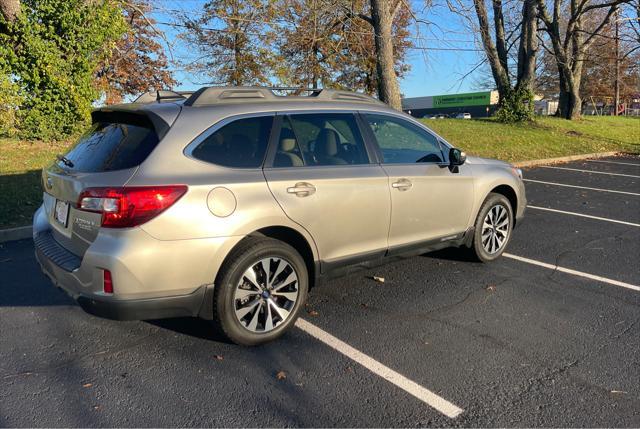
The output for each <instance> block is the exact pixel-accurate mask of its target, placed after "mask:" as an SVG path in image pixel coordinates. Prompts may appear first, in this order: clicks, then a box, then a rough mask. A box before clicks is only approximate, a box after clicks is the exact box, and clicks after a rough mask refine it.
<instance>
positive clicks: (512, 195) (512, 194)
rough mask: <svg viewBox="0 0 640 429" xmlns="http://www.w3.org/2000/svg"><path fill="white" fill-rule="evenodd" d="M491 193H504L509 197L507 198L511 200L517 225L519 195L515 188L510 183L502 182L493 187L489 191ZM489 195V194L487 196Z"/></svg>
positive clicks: (514, 221)
mask: <svg viewBox="0 0 640 429" xmlns="http://www.w3.org/2000/svg"><path fill="white" fill-rule="evenodd" d="M489 193H495V194H500V195H504V196H505V197H506V198H507V200H509V204H510V205H511V211H512V212H513V225H514V226H515V224H516V212H517V211H518V195H517V194H516V191H515V189H513V188H512V187H511V186H509V185H505V184H502V185H498V186H495V187H494V188H493V189H491V191H489ZM488 195H489V194H487V196H488ZM485 199H486V196H485Z"/></svg>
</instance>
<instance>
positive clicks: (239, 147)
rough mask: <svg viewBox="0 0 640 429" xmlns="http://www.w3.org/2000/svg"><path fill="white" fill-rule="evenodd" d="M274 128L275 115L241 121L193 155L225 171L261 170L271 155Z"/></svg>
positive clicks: (210, 138) (220, 131) (215, 135)
mask: <svg viewBox="0 0 640 429" xmlns="http://www.w3.org/2000/svg"><path fill="white" fill-rule="evenodd" d="M272 124H273V116H272V115H269V116H257V117H252V118H243V119H237V120H235V121H233V122H230V123H228V124H227V125H224V126H223V127H222V128H220V129H218V130H217V131H215V132H214V133H212V134H211V135H209V136H208V137H206V138H205V139H204V140H203V141H202V143H200V144H199V145H198V146H196V148H195V149H193V151H192V152H191V155H192V156H193V157H194V158H196V159H199V160H201V161H206V162H210V163H212V164H217V165H221V166H223V167H230V168H258V167H260V166H262V162H263V160H264V155H265V152H266V151H267V145H268V143H269V136H270V135H271V126H272Z"/></svg>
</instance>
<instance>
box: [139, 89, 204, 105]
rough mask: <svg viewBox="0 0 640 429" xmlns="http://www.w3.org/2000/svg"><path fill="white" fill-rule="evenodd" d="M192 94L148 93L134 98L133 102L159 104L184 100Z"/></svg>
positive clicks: (188, 92)
mask: <svg viewBox="0 0 640 429" xmlns="http://www.w3.org/2000/svg"><path fill="white" fill-rule="evenodd" d="M191 94H193V92H192V91H168V90H159V91H149V92H145V93H143V94H142V95H140V96H139V97H138V98H136V99H135V100H134V101H133V102H134V103H138V104H150V103H156V102H158V103H160V102H162V101H178V100H185V99H186V98H187V97H189V96H191Z"/></svg>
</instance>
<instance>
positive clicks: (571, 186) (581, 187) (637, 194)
mask: <svg viewBox="0 0 640 429" xmlns="http://www.w3.org/2000/svg"><path fill="white" fill-rule="evenodd" d="M522 180H524V181H525V182H531V183H542V184H543V185H553V186H564V187H567V188H577V189H586V190H588V191H598V192H612V193H614V194H624V195H635V196H640V194H639V193H637V192H627V191H614V190H613V189H602V188H590V187H588V186H576V185H567V184H566V183H555V182H544V181H542V180H533V179H522Z"/></svg>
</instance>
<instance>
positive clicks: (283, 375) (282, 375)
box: [276, 371, 287, 380]
mask: <svg viewBox="0 0 640 429" xmlns="http://www.w3.org/2000/svg"><path fill="white" fill-rule="evenodd" d="M276 378H277V379H278V380H284V379H285V378H287V374H286V373H285V372H284V371H278V373H277V374H276Z"/></svg>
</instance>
